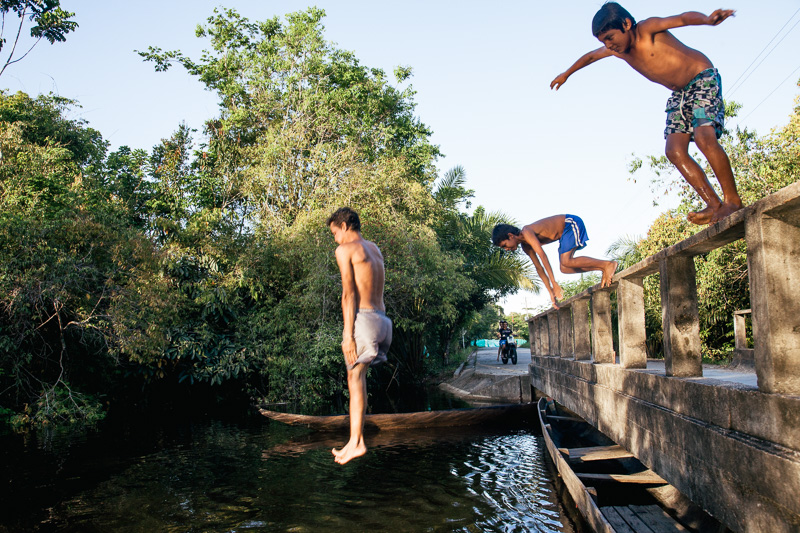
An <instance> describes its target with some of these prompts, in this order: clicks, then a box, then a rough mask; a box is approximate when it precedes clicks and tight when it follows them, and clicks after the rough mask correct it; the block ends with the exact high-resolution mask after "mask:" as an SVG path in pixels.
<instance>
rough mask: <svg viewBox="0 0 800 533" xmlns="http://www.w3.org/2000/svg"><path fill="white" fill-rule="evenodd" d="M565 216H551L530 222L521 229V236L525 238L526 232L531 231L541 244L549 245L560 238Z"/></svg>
mask: <svg viewBox="0 0 800 533" xmlns="http://www.w3.org/2000/svg"><path fill="white" fill-rule="evenodd" d="M565 218H566V215H553V216H551V217H547V218H543V219H541V220H537V221H536V222H532V223H530V224H528V225H527V226H525V227H524V228H522V230H523V231H522V236H523V238H524V237H525V234H526V233H527V231H533V233H535V234H536V238H537V239H538V240H539V243H541V244H549V243H551V242H555V241H557V240H558V239H560V238H561V234H562V233H564V219H565Z"/></svg>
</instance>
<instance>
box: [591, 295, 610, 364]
mask: <svg viewBox="0 0 800 533" xmlns="http://www.w3.org/2000/svg"><path fill="white" fill-rule="evenodd" d="M592 355H593V357H594V362H595V363H612V364H613V363H615V362H616V361H615V358H614V333H613V330H612V329H611V292H610V291H600V292H593V293H592Z"/></svg>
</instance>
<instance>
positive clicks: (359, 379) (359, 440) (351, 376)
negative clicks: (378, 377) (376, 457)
mask: <svg viewBox="0 0 800 533" xmlns="http://www.w3.org/2000/svg"><path fill="white" fill-rule="evenodd" d="M368 368H369V366H368V365H365V364H363V363H358V364H356V366H355V367H354V368H352V369H349V370H348V371H347V389H348V390H349V391H350V440H349V441H348V442H347V444H345V445H344V446H343V447H342V448H340V449H338V450H337V449H336V448H334V449H333V450H331V452H332V453H333V456H334V458H335V459H334V460H335V461H336V462H337V463H339V464H340V465H343V464H345V463H346V462H348V461H350V460H351V459H355V458H356V457H360V456H362V455H364V454H365V453H367V446H366V445H365V444H364V415H365V414H366V412H367V369H368Z"/></svg>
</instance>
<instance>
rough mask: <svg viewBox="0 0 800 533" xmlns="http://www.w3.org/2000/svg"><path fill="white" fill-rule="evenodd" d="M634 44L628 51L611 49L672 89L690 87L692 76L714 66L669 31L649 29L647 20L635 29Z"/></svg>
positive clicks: (641, 71) (650, 78)
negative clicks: (654, 31) (652, 31)
mask: <svg viewBox="0 0 800 533" xmlns="http://www.w3.org/2000/svg"><path fill="white" fill-rule="evenodd" d="M631 31H632V33H633V35H632V43H631V46H630V48H629V49H628V50H627V51H624V50H621V51H615V50H611V54H612V55H615V56H617V57H619V58H621V59H624V60H625V61H626V62H627V63H628V64H629V65H630V66H631V67H633V68H634V69H635V70H636V71H637V72H639V73H640V74H641V75H642V76H644V77H645V78H647V79H648V80H650V81H653V82H655V83H659V84H661V85H663V86H665V87H667V88H668V89H670V90H673V91H677V90H680V89H683V88H684V87H686V85H688V84H689V82H690V81H692V79H693V78H694V77H695V76H696V75H697V74H699V73H700V72H702V71H704V70H705V69H708V68H711V67H713V66H714V65H713V64H712V63H711V61H710V60H709V59H708V58H707V57H706V56H705V55H704V54H703V53H702V52H699V51H697V50H695V49H693V48H689V47H688V46H686V45H685V44H683V43H682V42H680V41H679V40H678V39H676V38H675V37H674V36H673V35H672V34H671V33H670V32H669V31H659V32H656V33H649V32H647V21H646V20H644V21H642V22H640V23H639V24H638V25H637V26H636V27H634V28H633V29H632V30H631Z"/></svg>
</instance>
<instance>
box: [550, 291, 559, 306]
mask: <svg viewBox="0 0 800 533" xmlns="http://www.w3.org/2000/svg"><path fill="white" fill-rule="evenodd" d="M550 301H551V302H553V307H555V308H556V309H560V307H558V300H556V296H555V294H553V293H552V292H551V293H550Z"/></svg>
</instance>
